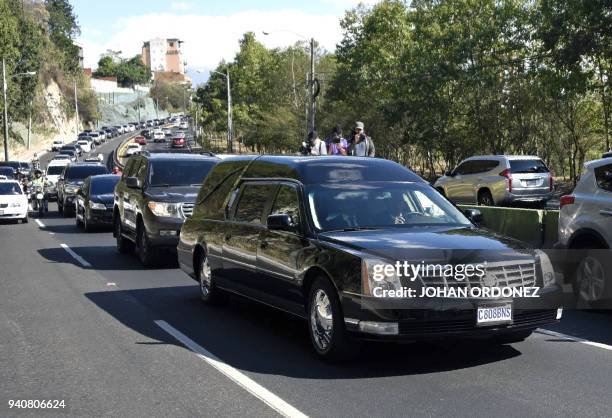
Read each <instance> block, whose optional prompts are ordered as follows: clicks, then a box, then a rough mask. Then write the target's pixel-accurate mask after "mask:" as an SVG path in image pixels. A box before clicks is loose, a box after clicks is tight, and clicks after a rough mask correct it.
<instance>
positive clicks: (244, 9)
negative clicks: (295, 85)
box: [72, 0, 376, 81]
mask: <svg viewBox="0 0 612 418" xmlns="http://www.w3.org/2000/svg"><path fill="white" fill-rule="evenodd" d="M375 1H376V0H365V3H367V4H371V3H374V2H375ZM358 3H359V0H310V1H281V0H263V1H248V0H226V1H218V0H217V1H209V0H204V1H202V0H199V1H198V0H183V1H181V0H178V1H172V0H148V1H146V0H137V1H131V0H123V1H119V0H105V1H102V2H99V3H98V2H96V3H93V2H92V1H91V0H73V1H72V4H73V6H74V10H75V13H76V15H77V18H78V22H79V25H80V27H81V36H80V38H79V39H78V41H79V42H80V43H81V44H82V45H83V50H84V51H83V52H84V55H85V65H86V66H90V67H95V66H96V63H97V61H98V59H99V57H100V54H101V53H103V52H105V51H106V50H107V49H113V50H120V51H122V52H123V55H124V56H125V57H130V56H133V55H135V54H137V53H140V49H141V46H142V43H143V42H144V41H147V40H149V39H151V38H155V37H161V38H166V37H173V38H174V37H177V38H180V39H182V40H184V41H185V43H184V44H183V50H184V51H183V52H184V57H185V60H186V61H187V68H188V69H189V73H190V74H191V75H193V74H194V73H195V70H196V69H199V70H200V71H201V73H204V74H205V75H204V76H202V75H197V76H196V77H197V78H206V74H207V73H208V71H210V69H212V68H214V67H216V65H217V64H218V63H219V62H220V61H221V60H222V59H225V60H231V59H232V58H233V56H234V54H235V53H236V50H237V46H238V40H239V39H240V37H241V35H242V34H243V33H244V32H246V31H253V32H254V33H256V35H257V36H258V39H259V40H260V41H262V42H263V43H264V44H265V45H266V46H268V47H277V46H287V45H290V44H293V43H295V42H296V41H299V40H300V38H299V36H297V35H294V34H292V33H290V32H286V31H285V30H292V31H294V32H297V33H299V34H302V35H304V36H306V37H310V36H313V37H315V39H317V41H318V42H319V43H320V44H321V45H322V46H323V47H324V48H326V49H328V50H334V49H335V45H336V44H337V42H338V41H339V40H340V39H341V31H340V26H339V21H340V19H341V17H342V16H343V15H344V12H345V10H347V9H350V8H352V7H355V6H356V5H357V4H358ZM94 4H95V6H94ZM264 30H265V31H268V32H273V33H272V34H271V35H269V36H263V35H262V31H264ZM201 81H203V80H201Z"/></svg>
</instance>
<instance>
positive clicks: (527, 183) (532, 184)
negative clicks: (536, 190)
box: [525, 180, 538, 186]
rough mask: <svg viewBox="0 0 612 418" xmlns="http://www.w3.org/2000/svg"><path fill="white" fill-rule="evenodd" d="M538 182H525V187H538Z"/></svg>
mask: <svg viewBox="0 0 612 418" xmlns="http://www.w3.org/2000/svg"><path fill="white" fill-rule="evenodd" d="M537 185H538V180H525V186H537Z"/></svg>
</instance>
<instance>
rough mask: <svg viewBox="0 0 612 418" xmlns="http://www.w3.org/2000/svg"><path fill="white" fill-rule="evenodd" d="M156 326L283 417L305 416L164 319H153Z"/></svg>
mask: <svg viewBox="0 0 612 418" xmlns="http://www.w3.org/2000/svg"><path fill="white" fill-rule="evenodd" d="M155 323H156V324H157V326H159V327H160V328H161V329H163V330H164V331H166V332H167V333H168V334H170V335H171V336H173V337H174V338H175V339H176V340H178V341H179V342H180V343H181V344H183V345H184V346H185V347H187V348H188V349H190V350H191V351H193V352H194V353H195V354H196V355H197V356H198V357H200V358H201V359H202V360H204V361H205V362H207V363H208V364H210V365H211V366H212V367H214V368H215V369H217V370H218V371H220V372H221V373H223V374H224V375H225V376H227V377H228V378H229V379H231V380H233V381H234V383H237V384H238V385H239V386H242V388H244V389H246V390H247V391H248V392H250V393H251V394H252V395H254V396H255V397H257V398H259V399H260V400H261V401H263V402H264V403H265V404H266V405H268V406H269V407H270V408H272V409H274V410H275V411H276V412H278V413H279V414H281V415H283V416H285V417H302V418H304V417H307V415H305V414H304V413H302V412H301V411H299V410H298V409H296V408H295V407H293V406H292V405H290V404H288V403H287V402H285V401H284V400H282V399H281V398H279V397H278V396H276V395H275V394H274V393H272V392H270V391H269V390H268V389H266V388H264V387H263V386H261V385H260V384H259V383H257V382H255V381H254V380H253V379H251V378H250V377H248V376H246V375H245V374H244V373H242V372H241V371H239V370H237V369H235V368H233V367H232V366H230V365H229V364H227V363H224V362H223V361H222V360H221V359H219V358H218V357H217V356H215V355H214V354H212V353H211V352H210V351H208V350H207V349H205V348H204V347H202V346H201V345H199V344H198V343H196V342H195V341H193V340H192V339H190V338H189V337H187V336H186V335H185V334H183V333H182V332H180V331H179V330H177V329H176V328H174V327H173V326H172V325H170V324H168V323H167V322H166V321H163V320H157V321H155Z"/></svg>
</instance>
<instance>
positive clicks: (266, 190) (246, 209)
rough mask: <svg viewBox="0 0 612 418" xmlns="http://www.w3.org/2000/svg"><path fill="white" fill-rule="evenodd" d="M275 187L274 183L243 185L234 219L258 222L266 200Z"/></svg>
mask: <svg viewBox="0 0 612 418" xmlns="http://www.w3.org/2000/svg"><path fill="white" fill-rule="evenodd" d="M275 188H276V185H274V184H255V183H247V184H246V185H244V186H243V190H242V193H241V194H240V200H239V201H238V206H237V207H236V213H235V214H234V220H235V221H237V222H249V223H255V224H260V223H261V217H262V215H263V211H264V208H265V206H266V202H267V201H268V198H269V197H270V194H271V193H272V192H273V191H274V190H275Z"/></svg>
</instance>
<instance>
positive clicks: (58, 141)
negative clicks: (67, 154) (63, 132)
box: [51, 139, 64, 151]
mask: <svg viewBox="0 0 612 418" xmlns="http://www.w3.org/2000/svg"><path fill="white" fill-rule="evenodd" d="M63 146H64V141H62V140H61V139H56V140H55V141H53V144H51V151H59V150H60V149H61V148H62V147H63Z"/></svg>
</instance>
